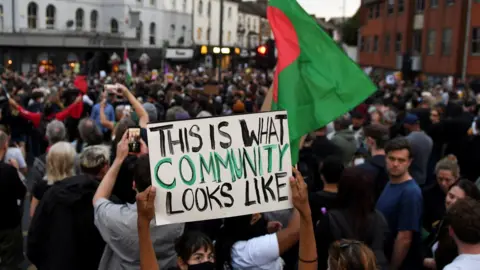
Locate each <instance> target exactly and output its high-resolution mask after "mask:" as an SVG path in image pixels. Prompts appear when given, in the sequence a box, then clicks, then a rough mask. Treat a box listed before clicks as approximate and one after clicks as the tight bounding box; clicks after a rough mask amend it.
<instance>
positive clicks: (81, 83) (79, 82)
mask: <svg viewBox="0 0 480 270" xmlns="http://www.w3.org/2000/svg"><path fill="white" fill-rule="evenodd" d="M73 85H75V87H77V88H78V90H80V92H82V93H83V94H87V90H88V83H87V79H86V76H84V75H77V77H75V81H74V82H73Z"/></svg>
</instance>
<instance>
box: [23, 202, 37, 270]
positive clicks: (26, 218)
mask: <svg viewBox="0 0 480 270" xmlns="http://www.w3.org/2000/svg"><path fill="white" fill-rule="evenodd" d="M29 226H30V194H27V196H26V199H25V205H24V206H23V218H22V230H23V250H24V253H26V248H27V237H28V227H29ZM21 269H23V270H37V268H36V267H35V266H33V265H32V264H31V263H30V262H29V261H28V260H27V258H26V256H25V261H24V262H23V263H22V265H21Z"/></svg>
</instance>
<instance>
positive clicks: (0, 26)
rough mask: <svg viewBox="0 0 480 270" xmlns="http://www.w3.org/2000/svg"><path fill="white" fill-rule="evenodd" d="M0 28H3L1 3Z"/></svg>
mask: <svg viewBox="0 0 480 270" xmlns="http://www.w3.org/2000/svg"><path fill="white" fill-rule="evenodd" d="M0 30H3V5H0Z"/></svg>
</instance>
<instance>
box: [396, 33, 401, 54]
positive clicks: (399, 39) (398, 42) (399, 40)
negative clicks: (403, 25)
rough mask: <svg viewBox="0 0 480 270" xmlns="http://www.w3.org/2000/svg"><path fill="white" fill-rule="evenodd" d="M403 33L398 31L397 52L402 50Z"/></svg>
mask: <svg viewBox="0 0 480 270" xmlns="http://www.w3.org/2000/svg"><path fill="white" fill-rule="evenodd" d="M402 39H403V36H402V33H397V36H396V38H395V52H397V53H399V52H401V51H402Z"/></svg>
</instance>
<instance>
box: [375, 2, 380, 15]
mask: <svg viewBox="0 0 480 270" xmlns="http://www.w3.org/2000/svg"><path fill="white" fill-rule="evenodd" d="M375 18H380V4H376V5H375Z"/></svg>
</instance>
